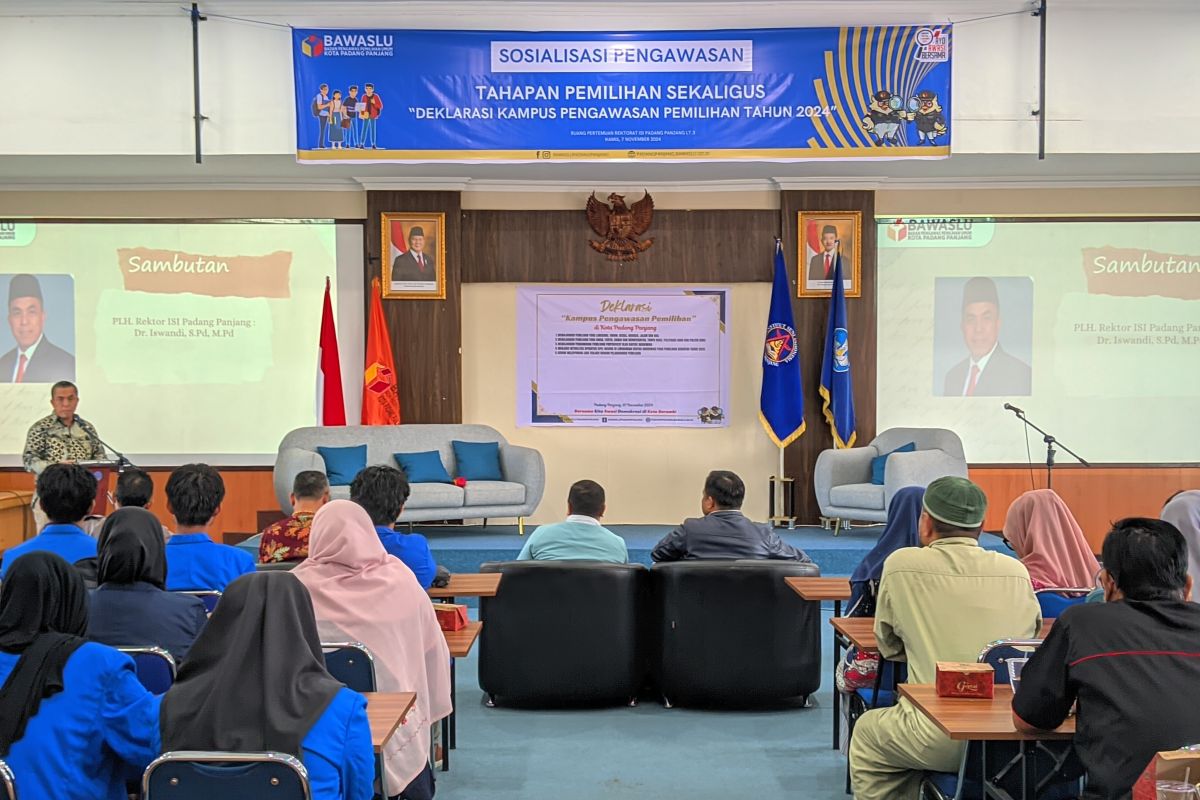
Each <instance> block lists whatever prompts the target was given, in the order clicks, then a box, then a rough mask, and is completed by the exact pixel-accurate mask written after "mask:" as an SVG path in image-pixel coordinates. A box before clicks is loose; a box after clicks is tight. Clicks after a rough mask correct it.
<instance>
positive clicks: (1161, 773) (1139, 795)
mask: <svg viewBox="0 0 1200 800" xmlns="http://www.w3.org/2000/svg"><path fill="white" fill-rule="evenodd" d="M1185 775H1186V776H1187V778H1188V780H1190V781H1192V782H1193V783H1195V782H1196V781H1198V780H1200V745H1192V746H1191V747H1185V748H1183V749H1181V750H1165V751H1163V752H1161V753H1159V754H1158V755H1156V756H1154V758H1153V759H1152V760H1151V761H1150V764H1149V765H1148V766H1147V767H1146V769H1145V770H1144V771H1143V772H1142V775H1141V777H1140V778H1138V780H1137V783H1135V784H1134V785H1133V800H1157V798H1158V791H1157V788H1156V785H1157V784H1158V782H1159V781H1182V780H1183V779H1184V776H1185Z"/></svg>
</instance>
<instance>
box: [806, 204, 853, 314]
mask: <svg viewBox="0 0 1200 800" xmlns="http://www.w3.org/2000/svg"><path fill="white" fill-rule="evenodd" d="M798 216H799V219H798V220H797V222H798V226H799V227H798V228H797V230H798V231H799V236H798V237H797V238H798V240H799V247H800V252H799V258H798V259H797V263H798V264H799V265H800V269H799V275H798V276H797V280H796V292H797V295H798V296H799V297H829V295H830V294H831V293H832V292H833V270H834V267H835V266H836V264H837V260H838V258H839V257H840V258H841V260H842V283H843V285H844V286H845V289H846V297H858V296H860V295H861V294H862V212H861V211H801V212H799V214H798Z"/></svg>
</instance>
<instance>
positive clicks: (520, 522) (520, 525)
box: [517, 517, 525, 536]
mask: <svg viewBox="0 0 1200 800" xmlns="http://www.w3.org/2000/svg"><path fill="white" fill-rule="evenodd" d="M517 535H518V536H524V535H525V518H524V517H517Z"/></svg>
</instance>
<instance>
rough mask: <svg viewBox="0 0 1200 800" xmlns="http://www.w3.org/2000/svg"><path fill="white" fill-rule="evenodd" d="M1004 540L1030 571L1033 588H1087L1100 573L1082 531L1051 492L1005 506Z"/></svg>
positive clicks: (1029, 495) (1027, 495) (1035, 493)
mask: <svg viewBox="0 0 1200 800" xmlns="http://www.w3.org/2000/svg"><path fill="white" fill-rule="evenodd" d="M1004 538H1005V539H1007V540H1008V541H1009V543H1010V544H1011V545H1012V547H1013V550H1015V551H1016V553H1017V557H1018V558H1020V559H1021V563H1022V564H1024V565H1025V568H1026V569H1027V570H1029V577H1030V579H1031V580H1032V581H1033V583H1034V588H1035V589H1040V588H1046V587H1059V588H1067V587H1071V588H1076V587H1081V588H1087V587H1090V586H1092V585H1093V583H1094V582H1095V579H1096V573H1097V572H1099V570H1100V564H1099V562H1098V561H1096V556H1095V555H1094V554H1093V553H1092V548H1091V546H1090V545H1089V544H1088V542H1087V539H1086V538H1084V535H1083V529H1082V528H1080V527H1079V523H1078V522H1076V521H1075V517H1074V516H1073V515H1072V514H1071V509H1069V508H1067V504H1066V503H1064V502H1063V500H1062V498H1061V497H1059V496H1058V495H1057V494H1055V493H1054V490H1052V489H1034V490H1033V491H1031V492H1026V493H1025V494H1023V495H1021V496H1020V497H1018V498H1017V499H1016V502H1014V503H1013V504H1012V505H1011V506H1009V507H1008V516H1007V517H1006V518H1005V519H1004Z"/></svg>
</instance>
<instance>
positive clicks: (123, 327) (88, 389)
mask: <svg viewBox="0 0 1200 800" xmlns="http://www.w3.org/2000/svg"><path fill="white" fill-rule="evenodd" d="M339 265H340V267H341V269H340V270H339ZM327 276H328V277H329V278H331V279H332V283H333V287H334V307H335V309H338V308H339V307H340V308H341V310H342V313H341V314H336V312H335V316H336V317H337V318H338V319H337V321H338V339H339V344H340V345H341V347H340V350H341V355H342V367H343V376H345V377H350V376H353V375H355V374H361V363H362V362H361V352H362V347H361V343H360V340H361V338H362V308H363V302H362V297H363V288H362V226H361V225H359V224H354V223H335V222H333V221H330V220H303V221H301V220H240V221H236V222H213V223H207V222H196V223H178V222H163V223H123V222H112V223H109V222H95V223H65V222H64V223H58V222H24V221H3V222H0V299H2V300H3V302H5V303H6V319H5V324H4V325H2V326H0V454H2V455H0V458H2V462H3V463H4V464H7V465H14V464H19V463H20V454H21V451H22V449H23V447H24V444H25V433H26V431H27V430H28V428H29V426H30V424H32V423H33V422H34V421H35V420H37V419H39V418H41V417H43V416H45V415H46V414H49V413H50V387H51V385H52V384H53V383H54V382H55V381H58V380H70V381H72V382H74V383H75V384H76V385H78V387H79V394H80V405H79V415H80V416H82V417H83V418H84V419H86V420H88V421H90V422H92V423H93V424H94V425H95V426H96V428H97V429H98V431H99V433H100V435H101V436H102V437H103V438H104V439H105V441H107V442H109V443H110V444H111V445H112V446H114V447H117V448H119V449H120V450H121V451H122V452H124V453H125V454H126V455H127V456H129V457H130V458H131V459H133V460H134V461H135V462H136V463H138V464H144V465H155V464H170V463H180V461H181V460H207V461H210V462H211V463H220V464H260V463H270V462H271V461H272V460H273V458H274V454H275V451H276V448H277V447H278V444H279V441H280V439H281V438H282V437H283V435H284V434H285V433H287V432H288V431H289V430H291V429H292V428H297V427H302V426H305V425H312V424H314V422H315V419H316V401H315V392H316V389H315V386H316V369H317V346H318V338H319V335H320V321H321V306H322V300H323V297H324V291H325V278H326V277H327ZM339 289H340V290H341V291H340V292H339V291H338V290H339ZM34 295H40V296H41V298H40V299H41V302H40V314H39V313H38V308H37V306H38V305H39V304H37V303H31V302H30V300H29V298H31V297H33V299H34V300H36V299H37V298H36V297H34ZM339 295H341V296H340V297H339ZM22 298H24V299H22ZM339 301H340V302H339ZM35 337H36V338H35ZM33 341H36V342H37V344H36V346H34V349H33V355H32V356H31V357H29V358H28V359H26V364H25V370H24V373H23V374H21V375H20V378H21V380H20V382H18V381H17V378H18V373H19V372H21V364H20V360H19V352H20V351H21V348H27V347H30V346H31V343H32V342H33ZM347 345H349V346H347ZM39 351H41V352H39ZM355 354H358V359H357V361H356V360H354V356H355ZM348 356H349V364H347V361H348ZM344 383H345V381H344ZM355 383H356V382H351V383H349V385H348V386H347V388H348V389H356V388H357V387H356V386H355ZM357 396H358V395H357V394H353V395H352V393H351V392H350V391H348V392H347V397H346V400H347V410H348V415H349V417H350V418H351V419H353V418H354V417H355V416H356V413H355V412H356V410H357V406H355V405H352V404H351V403H352V402H353V398H354V397H357Z"/></svg>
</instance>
